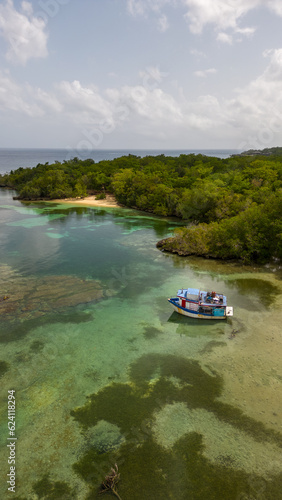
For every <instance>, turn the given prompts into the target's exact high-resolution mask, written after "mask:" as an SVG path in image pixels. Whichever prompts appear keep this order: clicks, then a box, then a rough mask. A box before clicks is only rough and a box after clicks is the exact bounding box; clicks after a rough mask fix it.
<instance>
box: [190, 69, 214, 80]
mask: <svg viewBox="0 0 282 500" xmlns="http://www.w3.org/2000/svg"><path fill="white" fill-rule="evenodd" d="M215 73H217V71H216V69H215V68H209V69H204V70H200V71H194V75H195V76H198V77H199V78H206V77H207V76H208V75H213V74H215Z"/></svg>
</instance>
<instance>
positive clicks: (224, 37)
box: [216, 31, 233, 45]
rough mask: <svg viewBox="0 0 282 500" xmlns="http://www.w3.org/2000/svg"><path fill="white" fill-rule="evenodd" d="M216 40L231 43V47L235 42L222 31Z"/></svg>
mask: <svg viewBox="0 0 282 500" xmlns="http://www.w3.org/2000/svg"><path fill="white" fill-rule="evenodd" d="M216 39H217V40H218V41H219V42H223V43H229V44H230V45H232V42H233V38H232V36H231V35H228V34H227V33H224V32H223V31H221V32H220V33H218V35H217V37H216Z"/></svg>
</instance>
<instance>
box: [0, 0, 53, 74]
mask: <svg viewBox="0 0 282 500" xmlns="http://www.w3.org/2000/svg"><path fill="white" fill-rule="evenodd" d="M21 7H22V12H18V11H17V10H16V8H15V7H14V4H13V1H12V0H6V2H5V3H3V4H1V5H0V34H1V36H2V37H3V38H4V40H5V41H6V43H7V44H8V49H7V52H6V58H7V60H8V61H10V62H13V63H20V64H23V65H24V64H26V62H27V61H28V60H29V59H31V58H41V57H46V56H47V55H48V51H47V38H48V35H47V33H46V23H45V22H44V21H43V20H42V19H39V18H36V17H34V16H33V10H32V4H31V3H30V2H26V1H24V2H22V4H21Z"/></svg>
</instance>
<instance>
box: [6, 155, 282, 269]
mask: <svg viewBox="0 0 282 500" xmlns="http://www.w3.org/2000/svg"><path fill="white" fill-rule="evenodd" d="M280 150H281V148H276V149H275V148H274V149H273V150H272V151H271V154H267V155H263V154H262V155H258V154H246V155H238V156H234V157H230V158H227V159H220V158H216V157H209V156H205V155H201V154H198V155H195V154H189V155H184V154H182V155H180V156H178V157H171V156H165V155H163V154H162V155H159V156H146V157H143V158H142V157H139V156H135V155H131V154H130V155H128V156H123V157H120V158H116V159H113V160H107V161H106V160H105V161H100V162H99V163H95V162H94V160H92V159H87V160H80V159H78V158H73V159H71V160H68V161H64V162H63V163H59V162H55V163H54V164H52V165H49V164H48V163H46V164H44V165H43V164H38V165H37V166H36V167H34V168H25V169H24V168H19V169H17V170H14V171H11V172H10V173H8V174H4V175H2V176H0V186H2V187H8V188H13V189H15V190H16V191H17V192H18V195H19V199H22V200H39V199H44V200H52V199H60V198H61V199H64V198H83V197H85V196H87V195H89V194H96V196H98V197H100V198H103V197H104V196H105V193H111V194H114V196H115V197H116V199H117V201H118V202H119V203H120V204H122V205H125V206H127V207H131V208H137V209H139V210H143V211H148V212H151V213H154V214H156V215H159V216H169V217H170V216H176V217H179V218H181V219H183V220H185V221H187V225H186V227H182V228H179V229H177V230H176V233H175V236H174V237H171V238H167V239H165V240H163V241H161V242H159V243H158V246H159V248H161V249H163V250H167V251H171V252H176V253H178V254H180V255H191V254H195V255H201V256H205V257H213V258H221V259H240V260H242V261H243V262H253V261H256V262H259V263H265V262H268V261H269V260H270V259H271V258H277V259H281V258H282V156H281V151H280ZM268 153H269V152H268Z"/></svg>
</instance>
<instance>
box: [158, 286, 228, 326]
mask: <svg viewBox="0 0 282 500" xmlns="http://www.w3.org/2000/svg"><path fill="white" fill-rule="evenodd" d="M168 301H169V303H170V304H171V305H172V306H173V308H174V310H175V311H176V312H178V313H179V314H183V315H184V316H188V317H189V318H199V319H227V318H229V317H230V316H233V307H230V306H227V299H226V296H225V295H223V294H221V293H216V292H204V291H202V290H198V289H197V288H182V289H181V290H178V292H177V297H172V298H169V299H168Z"/></svg>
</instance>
